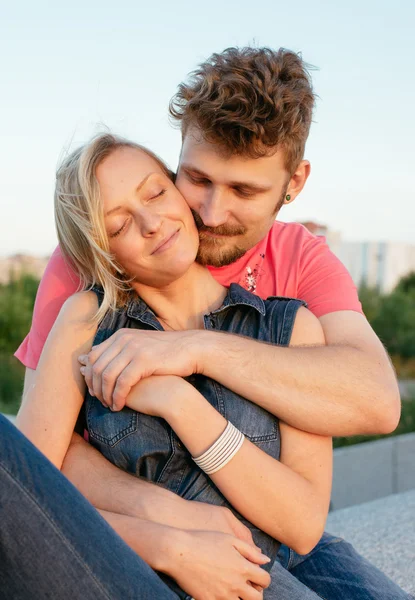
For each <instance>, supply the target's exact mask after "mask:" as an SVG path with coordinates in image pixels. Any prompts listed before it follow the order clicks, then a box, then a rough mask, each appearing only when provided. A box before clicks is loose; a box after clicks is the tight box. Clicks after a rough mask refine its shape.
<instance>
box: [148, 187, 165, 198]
mask: <svg viewBox="0 0 415 600" xmlns="http://www.w3.org/2000/svg"><path fill="white" fill-rule="evenodd" d="M166 191H167V190H166V188H162V189H161V190H160V191H158V190H157V191H152V192H151V193H150V197H149V199H150V200H156V199H157V198H161V196H164V194H165V193H166Z"/></svg>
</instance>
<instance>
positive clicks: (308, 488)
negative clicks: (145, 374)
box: [127, 309, 332, 554]
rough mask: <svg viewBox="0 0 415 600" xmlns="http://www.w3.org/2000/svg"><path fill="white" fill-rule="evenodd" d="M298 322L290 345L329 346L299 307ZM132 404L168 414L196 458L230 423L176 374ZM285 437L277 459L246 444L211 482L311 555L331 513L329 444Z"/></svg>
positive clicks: (289, 431) (156, 381)
mask: <svg viewBox="0 0 415 600" xmlns="http://www.w3.org/2000/svg"><path fill="white" fill-rule="evenodd" d="M297 319H298V321H297V322H296V326H295V331H293V343H295V344H300V343H302V344H322V343H324V337H323V334H322V330H321V327H320V325H319V323H318V320H317V319H316V318H315V317H314V316H313V315H311V314H310V313H309V312H308V311H307V310H306V309H302V310H300V311H299V313H298V318H297ZM304 326H306V327H305V328H304ZM127 404H128V405H129V406H130V407H131V408H135V409H136V410H140V411H142V412H148V413H149V414H155V415H157V416H162V417H164V418H165V419H166V420H167V421H168V422H169V424H170V425H171V427H172V428H173V429H174V431H175V432H176V434H177V435H178V436H179V438H180V439H181V440H182V442H183V443H184V444H185V446H186V447H187V448H188V450H189V452H190V453H191V454H192V455H193V456H199V455H201V454H202V453H203V452H205V451H206V450H207V449H208V448H209V447H210V446H211V445H212V443H213V442H214V441H215V440H216V439H217V438H218V437H219V436H220V435H221V433H222V432H223V430H224V429H225V426H226V420H225V418H224V417H223V416H222V415H221V414H219V413H218V412H217V411H216V410H215V409H214V408H213V407H212V406H211V405H210V404H209V403H208V402H207V401H206V400H205V398H203V396H202V395H201V394H199V392H197V391H196V390H195V389H194V388H193V387H192V386H190V384H188V383H187V382H185V381H184V380H181V379H180V378H176V377H174V376H166V377H164V376H155V377H152V378H148V379H145V380H143V381H142V382H140V383H139V384H137V386H135V388H134V389H133V391H132V392H131V394H130V395H129V397H128V399H127ZM281 438H282V453H281V461H280V462H279V461H277V460H275V459H274V458H272V457H270V456H269V455H268V454H266V453H265V452H263V451H262V450H260V449H259V448H258V447H257V446H255V445H254V444H252V443H251V442H250V441H249V440H247V439H245V441H244V443H243V445H242V447H241V449H240V450H239V452H238V453H237V454H236V455H235V456H234V458H233V459H232V460H231V461H230V462H229V463H228V464H227V465H226V466H225V467H224V468H223V469H221V470H220V471H218V472H217V473H214V474H212V475H211V479H212V481H213V482H214V483H215V485H217V486H218V488H219V489H220V490H221V491H222V493H223V494H224V495H225V496H226V498H227V499H228V500H229V502H230V503H231V504H232V505H233V506H234V507H235V508H236V509H237V510H238V511H239V512H240V513H241V514H243V515H244V516H245V517H246V518H247V519H249V520H250V521H252V523H254V524H255V525H256V526H257V527H259V528H260V529H262V530H263V531H266V532H267V533H268V534H270V535H272V537H274V538H276V539H278V540H280V541H281V542H283V543H284V544H286V545H288V546H289V547H290V548H293V549H294V550H296V551H297V552H299V553H300V554H306V553H307V552H309V551H310V550H311V549H312V548H313V547H314V546H315V544H316V543H317V542H318V540H319V539H320V537H321V534H322V533H323V530H324V525H325V521H326V517H327V513H328V507H329V501H330V490H331V469H332V444H331V439H330V438H327V437H322V436H318V435H315V434H309V433H305V432H303V431H299V430H297V429H294V428H292V427H289V426H288V425H285V424H283V423H281Z"/></svg>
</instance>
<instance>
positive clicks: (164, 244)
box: [151, 228, 180, 256]
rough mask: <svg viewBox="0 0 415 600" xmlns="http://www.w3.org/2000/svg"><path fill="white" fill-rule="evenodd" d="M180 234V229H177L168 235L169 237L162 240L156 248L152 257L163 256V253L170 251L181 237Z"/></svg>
mask: <svg viewBox="0 0 415 600" xmlns="http://www.w3.org/2000/svg"><path fill="white" fill-rule="evenodd" d="M179 232H180V228H179V229H176V230H175V231H174V232H173V233H171V234H168V235H167V237H165V238H164V239H163V240H161V242H160V243H159V244H158V245H157V246H156V248H155V250H153V252H151V255H152V256H154V255H155V254H161V253H162V252H165V251H166V250H169V248H171V247H172V246H173V245H174V244H175V243H176V240H177V239H178V237H179Z"/></svg>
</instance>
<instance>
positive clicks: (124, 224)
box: [109, 219, 129, 238]
mask: <svg viewBox="0 0 415 600" xmlns="http://www.w3.org/2000/svg"><path fill="white" fill-rule="evenodd" d="M128 221H129V219H127V220H126V221H124V223H123V225H122V226H121V227H120V228H119V230H118V231H115V232H114V233H110V236H109V237H110V238H115V237H117V235H120V233H122V231H124V229H125V228H126V226H127V224H128Z"/></svg>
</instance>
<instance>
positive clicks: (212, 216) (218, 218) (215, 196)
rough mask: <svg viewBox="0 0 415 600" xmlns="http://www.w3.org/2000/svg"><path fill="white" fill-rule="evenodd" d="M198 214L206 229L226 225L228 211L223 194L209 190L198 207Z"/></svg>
mask: <svg viewBox="0 0 415 600" xmlns="http://www.w3.org/2000/svg"><path fill="white" fill-rule="evenodd" d="M199 214H200V216H201V217H202V220H203V223H204V224H205V225H206V227H219V225H223V224H224V223H226V221H227V219H228V211H227V209H226V206H225V198H224V195H223V193H221V192H220V191H219V190H209V193H208V194H207V195H206V197H205V198H204V201H203V203H202V205H201V206H200V207H199Z"/></svg>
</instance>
